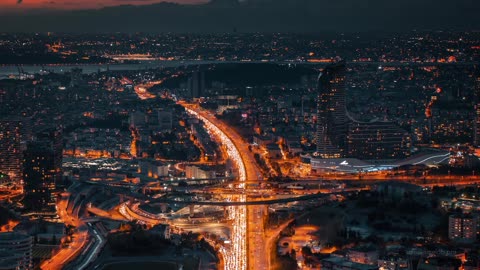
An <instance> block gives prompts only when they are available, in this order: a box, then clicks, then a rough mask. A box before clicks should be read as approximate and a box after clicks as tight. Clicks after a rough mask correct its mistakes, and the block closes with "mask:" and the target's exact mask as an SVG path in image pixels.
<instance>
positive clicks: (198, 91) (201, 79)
mask: <svg viewBox="0 0 480 270" xmlns="http://www.w3.org/2000/svg"><path fill="white" fill-rule="evenodd" d="M188 90H189V92H190V93H189V94H190V97H192V98H199V97H202V96H203V95H204V94H205V72H203V71H194V72H193V73H192V76H191V77H190V78H189V79H188Z"/></svg>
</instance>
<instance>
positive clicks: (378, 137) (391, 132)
mask: <svg viewBox="0 0 480 270" xmlns="http://www.w3.org/2000/svg"><path fill="white" fill-rule="evenodd" d="M347 138H348V140H347V153H348V154H347V156H348V157H352V158H360V159H366V160H381V159H399V158H403V157H406V156H407V155H408V153H409V149H410V138H409V135H408V133H407V132H406V131H404V130H402V129H401V128H399V127H397V126H396V125H395V124H394V123H392V122H380V121H374V122H368V123H364V122H352V123H350V125H349V129H348V137H347Z"/></svg>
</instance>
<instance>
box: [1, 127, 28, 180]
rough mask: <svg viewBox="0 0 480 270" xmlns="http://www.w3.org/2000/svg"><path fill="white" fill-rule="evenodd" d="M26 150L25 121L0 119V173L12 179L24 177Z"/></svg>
mask: <svg viewBox="0 0 480 270" xmlns="http://www.w3.org/2000/svg"><path fill="white" fill-rule="evenodd" d="M24 150H25V142H24V121H23V119H20V118H8V119H2V120H0V173H3V174H6V175H8V176H9V178H10V179H11V180H12V181H15V182H19V181H20V180H21V179H22V158H23V151H24Z"/></svg>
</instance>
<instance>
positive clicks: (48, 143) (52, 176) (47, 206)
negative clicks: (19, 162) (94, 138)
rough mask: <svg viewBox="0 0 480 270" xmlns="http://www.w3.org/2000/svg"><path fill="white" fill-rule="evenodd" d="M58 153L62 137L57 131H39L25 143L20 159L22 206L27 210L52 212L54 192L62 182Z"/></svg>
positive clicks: (61, 146) (59, 152)
mask: <svg viewBox="0 0 480 270" xmlns="http://www.w3.org/2000/svg"><path fill="white" fill-rule="evenodd" d="M62 151H63V141H62V135H61V131H60V130H58V129H52V130H47V131H44V132H41V133H39V134H38V135H37V138H36V140H35V141H33V142H31V143H29V144H28V146H27V150H26V151H25V153H24V158H23V180H24V182H25V185H24V190H25V199H24V204H25V207H26V208H27V209H29V210H35V211H45V210H46V211H48V210H53V209H54V206H55V194H54V193H55V191H56V187H57V185H58V184H60V183H61V181H62Z"/></svg>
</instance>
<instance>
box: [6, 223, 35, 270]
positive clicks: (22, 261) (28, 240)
mask: <svg viewBox="0 0 480 270" xmlns="http://www.w3.org/2000/svg"><path fill="white" fill-rule="evenodd" d="M32 246H33V238H32V237H31V236H29V235H25V234H20V233H13V232H5V233H0V250H1V251H2V255H1V257H0V268H1V269H16V270H28V269H33V265H32ZM2 262H3V263H2ZM2 266H3V267H5V268H3V267H2ZM7 266H8V268H7Z"/></svg>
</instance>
